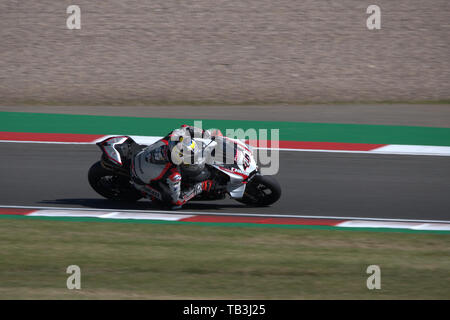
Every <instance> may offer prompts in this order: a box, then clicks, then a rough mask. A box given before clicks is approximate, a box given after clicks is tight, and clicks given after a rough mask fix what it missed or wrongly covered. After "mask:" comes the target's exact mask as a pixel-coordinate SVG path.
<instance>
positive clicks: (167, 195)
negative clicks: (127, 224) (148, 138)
mask: <svg viewBox="0 0 450 320" xmlns="http://www.w3.org/2000/svg"><path fill="white" fill-rule="evenodd" d="M194 135H195V137H207V136H210V133H209V132H208V131H203V130H201V129H199V128H195V127H191V126H186V125H183V126H182V127H181V128H180V129H175V130H174V131H172V132H171V133H169V134H168V135H167V136H166V137H164V138H163V139H161V140H159V141H157V142H155V143H154V144H152V145H150V146H148V147H147V148H145V149H143V150H142V151H141V152H139V153H138V154H137V155H136V156H135V157H134V159H133V160H132V164H131V175H132V177H133V183H134V186H135V187H136V189H138V190H140V191H141V192H143V193H144V194H145V195H146V196H147V197H148V198H150V199H155V198H156V199H158V200H161V201H162V202H164V203H169V204H170V205H171V206H172V208H180V207H181V206H182V205H184V204H185V203H186V202H188V201H189V200H191V199H192V198H193V197H195V196H196V195H198V194H200V193H201V192H203V191H210V190H211V189H212V187H213V181H211V180H205V181H202V182H200V183H197V184H195V185H194V186H193V187H190V188H188V189H187V190H181V174H180V170H179V168H178V166H177V165H175V164H174V162H173V161H172V159H171V151H172V149H173V147H174V146H175V145H176V144H177V143H178V141H179V137H186V136H190V138H193V137H194Z"/></svg>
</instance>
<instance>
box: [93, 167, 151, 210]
mask: <svg viewBox="0 0 450 320" xmlns="http://www.w3.org/2000/svg"><path fill="white" fill-rule="evenodd" d="M88 180H89V184H90V185H91V187H92V189H94V190H95V191H96V192H97V193H98V194H100V195H101V196H103V197H105V198H107V199H111V200H120V201H127V202H134V201H138V200H139V199H141V198H142V194H141V193H140V192H139V191H137V190H136V189H135V188H134V187H133V186H132V185H131V184H130V181H129V179H128V178H127V177H124V176H121V175H117V174H115V173H114V172H113V171H111V170H108V169H106V168H104V167H103V166H102V164H101V162H100V161H98V162H96V163H94V164H93V165H92V166H91V168H90V169H89V172H88Z"/></svg>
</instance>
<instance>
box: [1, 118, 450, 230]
mask: <svg viewBox="0 0 450 320" xmlns="http://www.w3.org/2000/svg"><path fill="white" fill-rule="evenodd" d="M0 119H1V120H2V128H3V130H6V131H1V132H0V142H5V143H44V144H47V143H50V144H95V143H97V142H98V141H101V140H103V139H105V138H107V137H109V136H114V135H129V136H131V137H132V138H133V139H135V140H136V141H137V142H138V143H141V144H151V143H153V142H155V141H157V140H158V139H160V138H161V137H162V134H165V133H166V131H169V130H170V128H177V127H179V126H180V125H181V124H190V125H196V126H199V122H198V121H194V120H193V119H154V118H133V117H106V116H79V115H61V114H58V115H56V114H37V113H36V114H33V113H31V114H30V113H15V112H2V113H0ZM200 125H201V126H202V127H203V128H205V129H206V128H218V129H221V130H222V131H223V132H224V133H225V132H227V131H226V128H229V127H232V126H234V127H240V128H243V130H244V131H246V130H248V129H249V128H255V131H256V132H262V131H261V130H267V131H270V133H271V135H272V137H273V136H274V134H273V132H276V135H277V141H272V140H270V139H269V138H268V135H264V138H262V139H261V138H260V137H258V139H259V140H258V139H250V140H248V139H247V141H246V142H248V143H249V144H250V145H252V146H253V147H254V149H256V150H258V149H271V150H272V151H278V152H281V153H282V152H283V151H298V152H308V151H310V152H339V153H369V154H370V153H371V154H394V155H418V156H440V157H441V156H443V157H446V156H450V129H448V128H431V127H400V126H376V125H343V124H319V123H301V122H267V121H233V122H232V121H224V120H205V121H203V122H200ZM168 128H169V129H168ZM274 130H277V131H274ZM247 132H248V131H247ZM391 142H392V143H391ZM280 201H282V199H281V200H280ZM0 218H15V219H50V220H72V221H116V222H133V223H178V224H200V225H210V224H213V225H224V226H254V227H281V228H309V229H341V230H361V229H364V230H373V231H401V232H432V233H448V234H450V220H428V219H380V218H367V217H344V216H316V215H314V216H308V215H296V214H283V215H280V214H275V213H274V214H249V213H231V212H230V213H223V212H220V213H217V212H204V211H200V210H199V211H184V210H183V211H181V212H177V211H175V212H174V211H163V210H112V209H86V208H67V207H38V206H15V205H1V204H0Z"/></svg>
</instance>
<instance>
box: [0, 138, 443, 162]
mask: <svg viewBox="0 0 450 320" xmlns="http://www.w3.org/2000/svg"><path fill="white" fill-rule="evenodd" d="M111 136H113V135H95V134H65V133H27V132H0V142H15V143H54V144H95V143H97V142H99V141H102V140H103V139H106V138H107V137H111ZM130 137H132V138H133V139H134V140H135V141H136V142H137V143H140V144H148V145H149V144H152V143H154V142H156V141H158V140H159V139H161V138H162V137H157V136H134V135H132V136H130ZM249 143H250V145H252V146H253V147H255V149H272V150H280V151H313V152H344V153H374V154H397V155H428V156H450V147H447V146H421V145H399V144H370V143H345V142H311V141H279V142H278V144H277V145H274V146H271V145H270V142H269V143H267V142H266V141H250V142H249Z"/></svg>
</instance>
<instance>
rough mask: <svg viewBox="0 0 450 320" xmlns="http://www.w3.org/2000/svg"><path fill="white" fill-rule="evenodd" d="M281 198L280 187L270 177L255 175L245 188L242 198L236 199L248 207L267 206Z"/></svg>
mask: <svg viewBox="0 0 450 320" xmlns="http://www.w3.org/2000/svg"><path fill="white" fill-rule="evenodd" d="M280 197H281V187H280V184H279V183H278V181H277V180H275V179H274V178H273V177H271V176H262V175H259V174H258V175H256V176H255V177H254V178H253V179H252V180H251V181H250V182H249V183H247V186H246V187H245V192H244V196H243V197H242V198H241V199H236V200H237V201H239V202H242V203H245V204H247V205H250V206H255V207H261V206H269V205H271V204H273V203H275V202H277V201H278V199H280Z"/></svg>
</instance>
